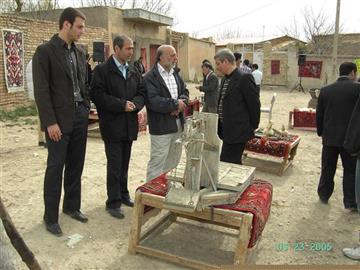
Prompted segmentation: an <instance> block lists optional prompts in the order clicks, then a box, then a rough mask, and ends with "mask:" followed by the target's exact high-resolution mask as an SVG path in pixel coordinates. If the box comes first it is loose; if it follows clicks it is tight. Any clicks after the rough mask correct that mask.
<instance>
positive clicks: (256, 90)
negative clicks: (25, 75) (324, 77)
mask: <svg viewBox="0 0 360 270" xmlns="http://www.w3.org/2000/svg"><path fill="white" fill-rule="evenodd" d="M84 30H85V15H84V14H83V13H81V12H80V11H78V10H76V9H74V8H66V9H65V10H64V11H63V12H62V14H61V15H60V19H59V32H58V33H57V34H55V35H54V36H53V37H52V38H51V40H50V41H49V42H47V43H44V44H42V45H40V46H39V47H38V48H37V49H36V52H35V55H34V57H33V60H32V65H33V83H34V94H35V100H36V104H37V108H38V112H39V117H40V121H41V128H42V130H43V131H45V137H46V145H47V148H48V159H47V167H46V171H45V180H44V203H45V211H44V222H45V226H46V229H47V230H48V231H49V232H50V233H52V234H54V235H57V236H61V235H62V230H61V228H60V225H59V204H60V197H61V189H62V183H63V185H64V192H65V194H64V199H63V206H62V211H63V212H64V213H65V214H67V215H69V216H70V217H72V218H74V219H76V220H78V221H80V222H87V221H88V218H87V217H86V216H85V215H84V214H83V213H82V212H81V210H80V209H81V175H82V171H83V166H84V160H85V150H86V141H87V126H88V114H89V109H90V99H91V100H92V101H93V102H94V104H95V105H96V108H97V113H98V116H99V126H100V132H101V136H102V139H103V141H104V145H105V153H106V158H107V177H106V183H107V200H106V202H105V209H106V211H107V212H108V213H109V214H110V215H111V216H113V217H115V218H118V219H122V218H124V213H123V211H122V209H121V206H122V205H123V204H124V205H127V206H129V207H132V206H133V205H134V203H133V200H132V199H131V197H130V194H129V190H128V169H129V161H130V156H131V148H132V143H133V141H135V140H136V139H137V134H138V121H137V113H138V112H139V111H140V110H141V109H142V108H143V107H144V106H146V110H147V116H148V125H149V132H150V141H151V147H150V160H149V162H148V164H147V173H146V180H147V181H150V180H152V179H155V178H156V177H158V176H160V175H161V174H163V173H165V172H167V171H168V170H169V167H168V164H169V160H170V159H172V160H174V159H176V160H180V156H177V157H173V156H170V155H171V154H170V153H173V151H172V148H173V147H175V145H176V144H175V143H174V142H175V141H177V140H179V139H180V138H181V134H182V132H183V129H184V123H185V121H186V119H185V117H184V110H185V108H186V106H187V104H188V102H189V91H188V89H187V88H186V85H185V83H184V81H183V80H182V78H181V76H180V74H179V72H178V71H179V69H178V68H177V62H178V58H177V54H176V50H175V48H174V47H173V46H171V45H162V46H160V47H159V48H158V49H157V52H156V63H155V65H154V66H153V67H152V68H151V70H149V71H148V72H146V73H145V67H144V65H143V64H142V59H141V58H140V59H139V60H137V61H136V62H135V65H132V64H130V59H131V58H132V56H133V53H134V44H133V41H132V39H131V38H129V37H128V36H126V35H119V36H116V37H115V38H114V40H113V44H112V45H113V50H114V53H113V55H112V56H110V57H109V58H108V60H107V61H106V62H105V63H102V64H99V65H97V66H96V68H95V69H94V71H93V73H92V79H91V82H89V75H88V73H89V72H88V65H87V57H86V56H85V54H84V52H83V51H82V50H80V49H79V48H78V47H77V46H76V45H75V42H77V41H78V40H79V39H80V37H81V36H82V34H83V33H84ZM214 62H215V67H216V70H217V72H218V73H220V74H222V75H223V77H222V79H221V82H220V83H219V80H218V78H217V76H216V74H215V72H214V68H213V66H212V64H211V62H210V61H208V60H204V61H203V63H202V70H203V75H204V81H203V85H202V86H200V87H198V89H199V90H200V91H203V92H204V93H205V98H204V106H203V112H208V113H217V114H218V118H219V121H218V135H219V137H220V138H221V139H222V141H223V144H222V149H221V156H220V160H221V161H224V162H230V163H236V164H242V154H243V151H244V148H245V144H246V143H247V141H248V140H250V139H251V138H253V137H254V131H255V130H256V129H257V128H258V125H259V122H260V99H259V95H260V84H261V79H262V73H261V72H260V71H259V70H258V65H257V64H253V65H252V68H250V64H249V61H248V60H244V62H243V63H241V54H238V53H233V52H231V51H230V50H229V49H223V50H220V51H218V52H217V53H216V54H215V57H214ZM356 71H357V70H356V66H355V65H354V64H352V63H344V64H342V65H341V66H340V78H339V79H338V81H337V82H336V83H334V84H332V85H329V86H327V87H324V88H323V89H322V90H321V91H320V97H319V103H318V108H317V125H318V134H319V136H322V138H323V151H322V170H321V177H320V182H319V188H318V194H319V198H320V200H321V201H322V202H324V203H327V202H328V200H329V198H330V196H331V193H332V192H333V188H334V181H333V178H334V174H335V170H336V163H337V159H338V155H339V154H340V156H341V159H342V161H343V167H344V181H343V183H344V206H345V208H347V209H358V210H359V213H360V208H358V207H360V202H359V200H360V194H359V187H360V183H359V182H360V181H359V177H360V172H359V170H360V159H359V158H360V155H359V153H360V146H359V139H358V138H360V133H359V126H360V123H358V121H359V116H356V115H355V116H354V113H353V111H354V112H356V111H357V113H358V114H359V111H360V109H359V98H358V97H359V93H360V84H357V83H355V82H354V80H355V78H356ZM354 108H355V110H354ZM356 117H357V118H356ZM346 131H347V132H346ZM345 141H346V142H347V143H346V144H345V146H344V142H345ZM356 154H357V157H358V159H357V158H356ZM179 155H181V152H179ZM356 162H357V169H356ZM355 170H357V171H356V179H357V192H358V193H357V197H356V196H355Z"/></svg>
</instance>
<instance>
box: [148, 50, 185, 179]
mask: <svg viewBox="0 0 360 270" xmlns="http://www.w3.org/2000/svg"><path fill="white" fill-rule="evenodd" d="M156 60H157V61H156V63H155V65H154V67H153V68H152V69H151V70H150V71H149V72H148V73H147V74H146V75H145V77H144V83H145V89H146V109H147V113H148V122H149V130H150V140H151V150H150V160H149V163H148V166H147V175H146V181H150V180H152V179H154V178H156V177H157V176H159V175H161V174H162V173H166V172H167V171H169V170H170V169H171V164H172V162H171V160H180V157H181V151H174V147H176V144H175V141H176V140H178V139H179V138H180V137H181V134H182V132H183V129H184V123H185V118H184V114H183V112H184V109H185V107H186V104H187V103H188V100H189V91H188V90H187V89H186V86H185V84H184V82H183V80H182V79H181V77H180V75H179V74H178V72H176V71H174V67H175V65H176V63H177V55H176V51H175V48H174V47H173V46H170V45H162V46H160V47H159V48H158V49H157V52H156ZM174 152H176V156H175V157H174V156H171V153H174Z"/></svg>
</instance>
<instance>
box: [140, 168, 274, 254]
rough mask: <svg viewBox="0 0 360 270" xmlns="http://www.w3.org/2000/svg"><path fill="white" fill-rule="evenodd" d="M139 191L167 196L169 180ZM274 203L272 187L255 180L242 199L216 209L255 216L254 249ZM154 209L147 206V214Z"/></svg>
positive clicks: (159, 181) (153, 181)
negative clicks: (272, 202)
mask: <svg viewBox="0 0 360 270" xmlns="http://www.w3.org/2000/svg"><path fill="white" fill-rule="evenodd" d="M137 190H139V191H141V192H145V193H151V194H154V195H158V196H163V197H164V196H165V195H166V192H167V180H166V176H165V175H161V176H159V177H157V178H155V179H154V180H151V181H150V182H147V183H145V184H144V185H142V186H140V187H138V188H137ZM271 201H272V185H271V184H270V183H269V182H267V181H264V180H260V179H255V180H254V181H252V183H251V185H250V186H249V187H248V188H247V189H246V190H245V191H244V193H243V194H242V195H241V197H240V198H239V199H238V200H237V202H236V203H234V204H227V205H218V206H214V207H215V208H222V209H229V210H233V211H240V212H247V213H252V214H253V215H254V218H253V221H252V230H251V238H250V241H249V245H248V248H251V247H253V246H254V245H255V244H256V242H257V240H258V239H259V237H260V236H261V233H262V231H263V230H264V227H265V224H266V222H267V220H268V218H269V215H270V207H271ZM150 209H152V207H149V206H146V207H145V210H144V212H145V213H146V212H147V211H149V210H150Z"/></svg>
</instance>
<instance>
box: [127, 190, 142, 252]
mask: <svg viewBox="0 0 360 270" xmlns="http://www.w3.org/2000/svg"><path fill="white" fill-rule="evenodd" d="M141 197H142V194H141V192H139V191H138V192H136V193H135V203H134V210H133V211H134V212H133V219H132V225H131V230H130V236H129V246H128V251H129V253H131V254H135V253H136V247H137V246H138V244H139V241H140V234H141V225H142V221H141V220H142V217H143V215H144V205H143V203H142V201H141Z"/></svg>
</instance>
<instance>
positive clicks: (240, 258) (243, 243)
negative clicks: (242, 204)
mask: <svg viewBox="0 0 360 270" xmlns="http://www.w3.org/2000/svg"><path fill="white" fill-rule="evenodd" d="M252 219H253V217H252V215H251V214H246V215H244V217H243V218H242V219H241V224H240V228H239V229H240V230H239V238H238V242H237V245H236V248H235V256H234V265H243V264H245V262H246V256H247V252H248V244H249V240H250V236H251V224H252Z"/></svg>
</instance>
